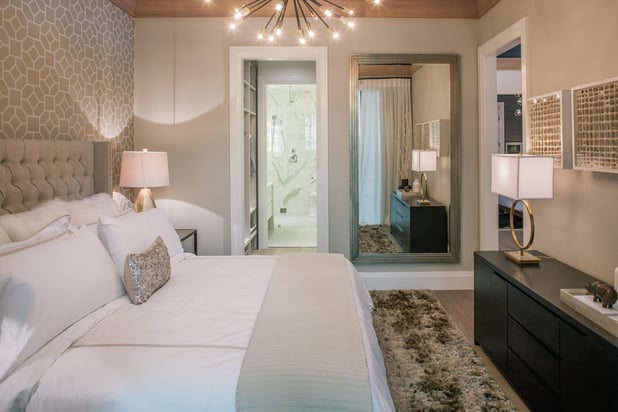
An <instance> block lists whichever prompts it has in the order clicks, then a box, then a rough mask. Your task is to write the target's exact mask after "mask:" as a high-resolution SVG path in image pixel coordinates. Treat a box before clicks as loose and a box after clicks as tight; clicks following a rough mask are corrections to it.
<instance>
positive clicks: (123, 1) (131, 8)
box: [109, 0, 137, 17]
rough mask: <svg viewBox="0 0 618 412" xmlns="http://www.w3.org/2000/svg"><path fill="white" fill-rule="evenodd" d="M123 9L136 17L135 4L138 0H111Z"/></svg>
mask: <svg viewBox="0 0 618 412" xmlns="http://www.w3.org/2000/svg"><path fill="white" fill-rule="evenodd" d="M109 1H111V2H112V4H115V5H116V6H118V8H120V9H121V10H124V11H125V12H126V13H127V14H128V15H129V16H132V17H135V6H136V2H137V0H109Z"/></svg>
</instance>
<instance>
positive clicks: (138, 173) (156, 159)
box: [120, 149, 170, 212]
mask: <svg viewBox="0 0 618 412" xmlns="http://www.w3.org/2000/svg"><path fill="white" fill-rule="evenodd" d="M169 184H170V176H169V170H168V166H167V152H149V151H148V149H144V150H142V151H141V152H137V151H127V152H122V160H121V162H120V186H121V187H134V188H141V190H140V191H139V193H138V195H137V197H136V198H135V204H134V205H133V209H134V210H135V211H136V212H141V211H143V210H147V209H152V208H154V207H157V205H156V204H155V200H154V198H153V197H152V192H151V190H150V188H151V187H161V186H169Z"/></svg>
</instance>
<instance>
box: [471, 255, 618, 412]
mask: <svg viewBox="0 0 618 412" xmlns="http://www.w3.org/2000/svg"><path fill="white" fill-rule="evenodd" d="M541 257H542V256H541ZM590 280H594V279H593V278H592V277H590V276H589V275H587V274H585V273H583V272H580V271H579V270H577V269H574V268H572V267H570V266H568V265H566V264H564V263H561V262H559V261H558V260H555V259H552V258H549V257H545V258H543V257H542V260H541V262H540V264H539V266H519V265H517V264H515V263H513V262H511V261H510V260H508V259H506V257H505V256H504V253H503V252H500V251H488V252H475V253H474V340H475V342H476V343H477V344H478V345H480V346H481V348H483V350H484V351H485V353H487V355H488V356H489V358H490V359H491V360H492V361H493V363H494V364H495V365H496V366H497V367H498V369H499V370H500V372H501V373H502V374H503V375H504V376H505V377H506V378H507V379H508V380H509V382H510V383H511V384H512V385H513V387H514V388H515V390H516V391H517V392H518V393H519V394H520V396H521V397H522V399H523V400H524V401H525V402H526V403H527V404H528V406H529V407H530V408H531V409H533V410H539V411H553V410H564V411H582V410H589V411H592V410H599V411H602V410H616V409H617V408H618V338H616V337H615V336H613V335H611V334H610V333H608V332H607V331H605V330H604V329H602V328H601V327H599V326H598V325H596V324H595V323H593V322H591V321H590V320H589V319H587V318H586V317H584V316H583V315H581V314H579V313H578V312H576V311H575V310H573V309H572V308H571V307H569V306H568V305H566V304H564V303H562V302H561V301H560V289H573V288H583V287H584V285H585V284H586V282H588V281H590Z"/></svg>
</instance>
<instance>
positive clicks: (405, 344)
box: [371, 290, 516, 412]
mask: <svg viewBox="0 0 618 412" xmlns="http://www.w3.org/2000/svg"><path fill="white" fill-rule="evenodd" d="M371 297H372V298H373V303H374V306H375V310H374V312H373V324H374V327H375V330H376V334H377V336H378V342H379V343H380V348H381V349H382V353H383V354H384V363H385V366H386V374H387V378H388V385H389V388H390V390H391V394H392V396H393V401H394V403H395V408H396V409H397V411H398V412H404V411H516V409H515V407H514V406H513V404H512V403H511V402H510V401H509V399H508V398H507V396H506V395H505V393H504V392H503V391H502V389H501V388H500V386H499V385H498V383H497V382H496V380H495V379H494V378H492V377H491V376H490V375H489V373H488V372H487V370H486V368H485V366H484V365H483V363H482V361H481V359H480V358H479V357H478V356H477V355H476V353H475V352H474V350H473V349H472V346H471V345H470V343H468V341H466V339H465V337H464V336H463V334H462V333H461V332H460V331H459V329H457V327H456V326H455V324H454V323H453V321H452V320H451V318H450V316H449V315H448V313H446V311H445V310H444V308H443V307H442V305H441V304H440V302H439V301H438V299H437V298H436V297H435V295H434V294H433V293H431V292H429V291H424V290H390V291H371Z"/></svg>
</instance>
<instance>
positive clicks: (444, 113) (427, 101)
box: [412, 64, 451, 210]
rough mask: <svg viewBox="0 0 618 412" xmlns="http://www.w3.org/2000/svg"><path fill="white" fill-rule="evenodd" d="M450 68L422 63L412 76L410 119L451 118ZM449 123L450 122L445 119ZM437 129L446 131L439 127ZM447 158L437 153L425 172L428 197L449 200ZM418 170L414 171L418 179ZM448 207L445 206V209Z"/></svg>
mask: <svg viewBox="0 0 618 412" xmlns="http://www.w3.org/2000/svg"><path fill="white" fill-rule="evenodd" d="M450 76H451V74H450V70H449V65H448V64H424V65H423V67H422V68H421V69H420V70H418V71H417V72H415V73H414V75H413V76H412V111H413V116H412V118H413V119H414V123H415V124H416V123H423V122H429V121H432V120H440V119H447V120H449V122H450V118H451V89H450V84H451V82H450V78H451V77H450ZM449 125H450V123H449ZM441 133H447V134H448V130H446V131H441ZM450 165H451V159H450V156H439V157H438V159H437V165H436V166H437V167H436V171H435V172H427V177H428V179H427V180H428V185H427V187H428V189H429V190H428V191H429V197H431V198H432V199H434V200H437V201H438V202H441V203H443V204H445V205H446V207H447V208H448V207H449V206H450V204H451V200H450V198H451V167H450ZM419 175H420V173H418V172H414V177H415V178H417V179H419V182H420V176H419ZM447 210H448V209H447Z"/></svg>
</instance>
